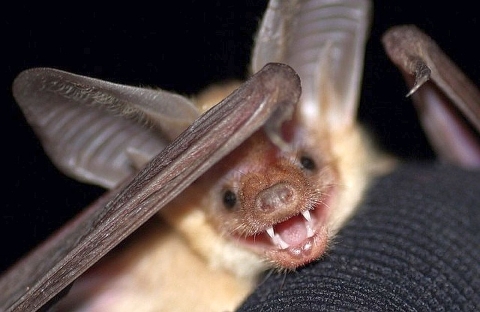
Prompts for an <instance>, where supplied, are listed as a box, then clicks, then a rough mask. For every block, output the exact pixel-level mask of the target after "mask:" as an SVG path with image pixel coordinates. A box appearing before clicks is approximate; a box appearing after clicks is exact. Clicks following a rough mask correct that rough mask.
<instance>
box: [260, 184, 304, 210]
mask: <svg viewBox="0 0 480 312" xmlns="http://www.w3.org/2000/svg"><path fill="white" fill-rule="evenodd" d="M292 204H295V190H294V189H293V187H292V186H291V185H290V184H288V183H277V184H275V185H273V186H271V187H269V188H267V189H264V190H262V191H261V192H260V193H258V196H257V198H256V200H255V207H256V208H257V211H261V212H264V213H271V212H273V211H275V210H280V209H285V208H288V207H290V206H291V205H292Z"/></svg>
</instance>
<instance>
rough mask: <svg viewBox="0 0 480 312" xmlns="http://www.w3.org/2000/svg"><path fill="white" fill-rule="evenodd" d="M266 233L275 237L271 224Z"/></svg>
mask: <svg viewBox="0 0 480 312" xmlns="http://www.w3.org/2000/svg"><path fill="white" fill-rule="evenodd" d="M267 234H268V236H270V237H271V238H274V237H275V231H274V230H273V226H271V227H269V228H268V229H267Z"/></svg>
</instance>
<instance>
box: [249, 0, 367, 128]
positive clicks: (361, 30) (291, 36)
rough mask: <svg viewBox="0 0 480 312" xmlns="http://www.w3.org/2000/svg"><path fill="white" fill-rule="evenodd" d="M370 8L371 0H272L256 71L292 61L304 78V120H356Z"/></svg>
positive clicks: (334, 123)
mask: <svg viewBox="0 0 480 312" xmlns="http://www.w3.org/2000/svg"><path fill="white" fill-rule="evenodd" d="M370 10H371V5H370V2H369V1H366V0H363V1H362V0H335V1H332V0H310V1H300V0H296V1H283V0H272V1H270V3H269V5H268V8H267V11H266V13H265V15H264V18H263V21H262V24H261V27H260V30H259V33H258V35H257V38H256V43H255V47H254V50H253V56H252V62H251V67H252V71H253V72H256V71H258V70H259V69H260V68H262V66H264V65H265V64H266V63H268V62H281V63H286V64H288V65H290V66H291V67H292V68H293V69H295V71H296V72H297V73H298V74H299V76H300V79H301V82H302V97H301V102H300V106H299V108H300V109H299V113H300V114H301V115H300V118H301V119H302V123H305V124H306V125H309V126H311V127H318V121H319V120H322V121H323V120H325V121H328V123H329V125H330V127H332V128H333V129H342V128H345V127H348V126H349V125H351V124H352V123H353V122H354V121H355V118H356V110H357V106H358V97H359V91H360V82H361V77H362V71H363V58H364V49H365V42H366V36H367V32H368V28H369V20H370Z"/></svg>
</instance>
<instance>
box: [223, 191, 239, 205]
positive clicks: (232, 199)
mask: <svg viewBox="0 0 480 312" xmlns="http://www.w3.org/2000/svg"><path fill="white" fill-rule="evenodd" d="M236 203H237V195H235V193H234V192H232V191H230V190H227V191H225V193H223V204H224V205H225V207H226V208H228V209H231V208H233V207H234V206H235V204H236Z"/></svg>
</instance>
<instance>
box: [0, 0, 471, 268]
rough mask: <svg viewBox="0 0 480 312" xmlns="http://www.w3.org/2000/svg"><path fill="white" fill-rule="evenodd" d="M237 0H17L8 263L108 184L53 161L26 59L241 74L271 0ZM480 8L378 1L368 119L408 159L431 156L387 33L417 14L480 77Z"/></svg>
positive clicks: (134, 75) (133, 74)
mask: <svg viewBox="0 0 480 312" xmlns="http://www.w3.org/2000/svg"><path fill="white" fill-rule="evenodd" d="M232 2H233V1H232ZM237 2H238V3H237ZM240 2H241V1H235V3H230V1H209V2H208V3H204V1H180V0H177V1H173V2H168V7H167V6H166V5H165V6H164V7H163V6H162V4H160V3H157V4H156V5H155V6H151V7H141V8H135V7H133V6H134V5H135V3H126V4H127V5H124V6H120V7H118V6H103V5H101V6H100V5H99V4H98V3H97V4H87V3H85V2H69V3H65V4H64V5H63V6H55V7H53V6H52V7H45V6H44V5H43V4H39V3H35V4H25V3H24V2H21V1H17V2H13V3H9V5H10V7H9V10H4V11H3V15H4V22H3V27H2V32H3V34H2V36H1V40H2V41H3V44H2V48H1V51H2V55H3V57H2V60H3V62H4V64H3V66H2V67H1V68H2V69H3V71H4V72H3V75H2V89H1V90H2V105H3V106H2V114H0V116H1V125H2V133H4V135H3V140H4V148H3V151H4V152H3V153H2V154H3V159H4V162H3V164H4V170H3V184H2V188H3V191H2V198H3V200H4V203H3V205H2V210H1V213H0V229H1V232H0V247H1V248H2V256H0V260H1V263H0V270H2V269H4V268H6V267H7V266H9V265H10V264H12V262H13V261H14V260H15V259H17V258H18V257H20V256H21V255H22V254H24V253H25V252H26V251H28V250H29V249H31V248H32V247H33V246H35V245H36V244H38V243H39V242H40V241H42V240H43V239H44V238H45V237H46V236H47V235H48V234H49V233H51V232H52V231H54V230H55V229H56V228H58V227H59V226H60V225H61V224H63V223H64V222H65V221H66V220H68V219H70V218H71V217H72V216H73V215H74V214H75V213H76V212H77V211H79V210H80V209H81V208H82V207H84V206H86V205H87V204H88V203H90V202H91V201H92V200H93V199H94V198H96V197H97V196H98V195H99V194H101V193H102V190H101V189H99V188H96V187H93V186H86V185H83V184H80V183H77V182H75V181H73V180H70V179H69V178H67V177H64V176H63V175H62V174H60V173H59V172H58V171H57V170H56V169H55V168H54V167H53V166H52V164H51V163H50V162H49V160H48V159H47V158H46V156H45V155H44V154H43V151H42V148H41V147H40V145H39V142H38V141H37V139H36V138H35V135H34V134H33V132H32V131H31V129H30V128H29V126H28V125H27V124H26V122H25V120H24V119H23V117H22V114H21V112H20V110H19V109H18V108H17V106H16V104H15V102H14V100H13V98H12V96H11V92H10V89H11V83H12V81H13V79H14V77H15V76H16V75H17V74H18V73H19V72H20V71H22V70H24V69H27V68H31V67H39V66H48V67H55V68H59V69H63V70H66V71H71V72H74V73H78V74H83V75H87V76H93V77H96V78H101V79H105V80H109V81H113V82H117V83H123V84H130V85H145V86H158V87H161V88H163V89H168V90H175V91H178V92H180V93H182V94H193V93H195V92H197V91H199V90H200V89H202V88H203V87H205V86H207V85H209V84H210V83H212V82H215V81H219V80H222V79H225V78H243V77H245V74H246V68H247V64H248V61H249V55H250V47H251V45H252V42H253V37H254V33H255V30H256V28H257V25H258V22H259V20H260V18H261V16H262V13H263V11H264V9H265V6H266V1H243V2H242V3H240ZM477 12H478V11H477V9H476V5H475V3H474V2H470V1H456V2H440V1H401V2H400V1H395V3H392V1H375V14H374V20H373V25H372V33H371V36H370V41H369V43H368V47H367V53H366V65H365V68H366V70H365V76H364V82H363V93H362V99H361V105H360V118H361V120H362V122H364V123H365V124H367V125H368V127H369V128H370V129H372V131H373V132H374V134H375V135H376V136H377V137H378V140H379V142H380V144H381V145H382V146H383V147H384V148H385V149H387V150H388V151H390V152H392V153H395V154H397V155H399V156H400V157H402V158H405V159H425V158H429V157H431V156H432V154H431V151H430V149H429V147H428V145H427V143H426V141H425V139H424V137H423V134H422V132H421V130H420V128H419V125H418V123H417V121H416V119H415V112H414V111H413V108H412V106H411V105H410V102H409V100H407V99H405V98H404V95H405V94H406V92H407V90H406V88H405V85H404V83H403V81H402V80H401V77H400V75H399V73H398V72H397V71H396V69H395V68H394V67H393V66H392V65H391V64H390V62H389V61H388V60H387V58H386V56H385V54H384V52H383V49H382V47H381V45H380V36H381V34H382V33H383V32H384V31H385V30H386V29H387V28H388V27H390V26H393V25H398V24H406V23H413V24H416V25H417V26H419V27H421V28H422V29H424V30H425V31H426V32H427V33H429V34H430V35H431V36H432V37H433V38H434V39H436V41H437V42H438V43H439V44H440V46H442V47H443V49H444V50H445V51H446V52H447V53H448V54H449V55H450V56H451V57H452V59H454V60H455V61H456V62H457V64H458V65H459V66H460V67H461V68H462V69H463V70H464V71H465V72H466V73H467V74H468V75H469V76H470V77H471V78H472V79H473V80H474V82H476V84H477V85H479V84H480V63H479V61H478V55H479V54H480V48H479V47H478V38H479V34H478V32H479V30H480V27H479V21H478V17H477V16H478V13H477Z"/></svg>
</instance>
